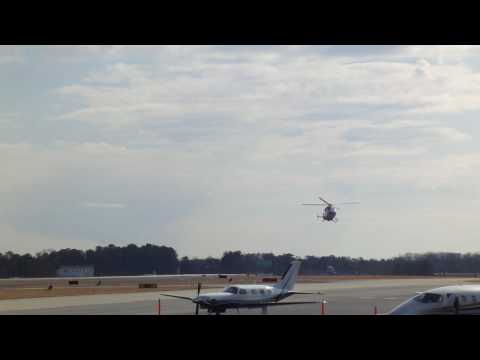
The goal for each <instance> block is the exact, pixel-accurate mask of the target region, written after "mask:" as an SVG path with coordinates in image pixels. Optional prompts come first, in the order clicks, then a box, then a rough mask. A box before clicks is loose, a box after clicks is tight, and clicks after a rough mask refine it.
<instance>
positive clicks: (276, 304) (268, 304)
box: [232, 301, 321, 309]
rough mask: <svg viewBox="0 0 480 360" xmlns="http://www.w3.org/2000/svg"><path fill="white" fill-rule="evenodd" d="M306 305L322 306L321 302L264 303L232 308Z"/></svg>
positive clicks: (240, 305)
mask: <svg viewBox="0 0 480 360" xmlns="http://www.w3.org/2000/svg"><path fill="white" fill-rule="evenodd" d="M306 304H321V302H319V301H290V302H264V303H256V304H238V305H235V306H232V308H237V309H241V308H248V309H253V308H262V307H265V306H281V305H306Z"/></svg>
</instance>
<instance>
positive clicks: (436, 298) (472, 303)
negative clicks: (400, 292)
mask: <svg viewBox="0 0 480 360" xmlns="http://www.w3.org/2000/svg"><path fill="white" fill-rule="evenodd" d="M417 294H418V295H417V296H415V297H413V298H411V299H409V300H407V301H405V302H404V303H402V304H400V305H398V306H397V307H395V308H393V309H392V310H391V311H390V312H389V313H388V315H447V314H450V315H452V314H455V315H463V314H465V315H474V314H477V315H478V314H480V285H455V286H445V287H440V288H436V289H431V290H427V291H425V292H420V293H417Z"/></svg>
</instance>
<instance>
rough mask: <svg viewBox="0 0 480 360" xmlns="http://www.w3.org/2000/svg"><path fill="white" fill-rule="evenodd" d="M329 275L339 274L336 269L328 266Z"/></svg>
mask: <svg viewBox="0 0 480 360" xmlns="http://www.w3.org/2000/svg"><path fill="white" fill-rule="evenodd" d="M327 274H329V275H336V274H337V272H336V271H335V268H334V267H333V266H331V265H330V266H327Z"/></svg>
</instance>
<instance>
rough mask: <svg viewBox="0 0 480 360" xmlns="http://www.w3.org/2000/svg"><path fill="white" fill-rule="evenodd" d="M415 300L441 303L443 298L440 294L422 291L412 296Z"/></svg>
mask: <svg viewBox="0 0 480 360" xmlns="http://www.w3.org/2000/svg"><path fill="white" fill-rule="evenodd" d="M414 299H415V300H416V301H418V302H421V303H424V304H428V303H441V302H442V300H443V298H442V295H438V294H432V293H424V294H420V295H418V296H417V297H415V298H414Z"/></svg>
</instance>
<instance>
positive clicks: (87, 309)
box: [0, 278, 478, 315]
mask: <svg viewBox="0 0 480 360" xmlns="http://www.w3.org/2000/svg"><path fill="white" fill-rule="evenodd" d="M472 280H474V279H458V278H431V279H430V278H428V279H394V280H392V279H382V280H353V281H341V282H336V283H319V284H315V283H310V284H297V285H296V287H295V290H297V291H320V292H322V293H324V294H325V295H295V296H292V297H290V298H289V299H286V300H284V301H285V302H288V301H316V300H318V301H321V300H327V301H328V303H327V304H326V306H325V310H326V315H373V313H374V307H375V306H376V307H377V309H378V312H379V313H385V312H388V311H390V310H391V309H392V308H393V307H395V306H396V305H398V304H400V303H401V302H403V301H405V300H406V299H408V298H410V297H412V296H414V295H415V293H416V292H417V291H423V290H428V289H431V288H435V287H440V286H447V285H454V284H468V283H469V281H472ZM477 280H478V279H477ZM470 283H471V282H470ZM208 291H211V289H209V290H208ZM168 293H170V294H175V295H183V296H193V295H195V290H194V289H192V290H191V291H174V292H168ZM158 299H159V295H158V293H152V292H150V293H135V294H109V295H85V296H66V297H57V298H37V299H20V300H3V301H0V315H156V314H157V304H158ZM160 305H161V308H160V312H161V314H162V315H191V314H193V312H194V304H192V303H190V302H188V301H183V300H178V299H172V298H165V297H161V302H160ZM320 311H321V305H320V304H307V305H292V306H278V307H270V308H269V309H268V314H270V315H320ZM200 314H206V310H201V311H200ZM226 314H228V315H237V314H238V313H237V311H236V310H229V311H227V313H226ZM240 314H245V315H259V314H261V311H260V310H259V309H251V310H248V309H243V310H240Z"/></svg>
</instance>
